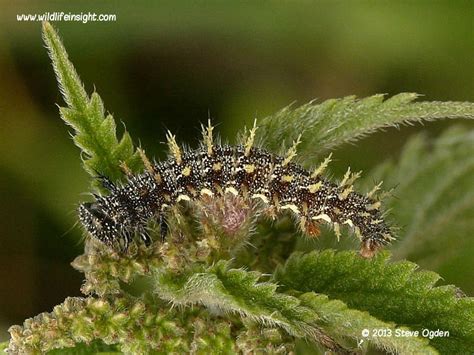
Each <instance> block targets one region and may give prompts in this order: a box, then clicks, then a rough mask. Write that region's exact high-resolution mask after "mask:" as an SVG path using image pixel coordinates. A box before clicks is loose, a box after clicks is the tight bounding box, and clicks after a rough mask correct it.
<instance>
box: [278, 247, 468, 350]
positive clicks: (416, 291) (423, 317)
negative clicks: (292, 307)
mask: <svg viewBox="0 0 474 355" xmlns="http://www.w3.org/2000/svg"><path fill="white" fill-rule="evenodd" d="M388 259H389V254H388V253H380V254H379V255H377V256H376V257H374V258H373V259H370V260H367V259H363V258H361V257H360V256H359V255H357V254H356V253H354V252H338V253H335V252H334V251H330V250H327V251H323V252H311V253H309V254H306V255H302V254H299V253H295V254H293V255H292V256H291V257H290V258H289V259H288V261H287V263H286V264H285V266H284V267H282V268H280V269H278V270H277V272H276V273H275V281H277V282H278V283H279V284H281V285H282V286H283V287H284V289H288V290H296V291H299V292H316V293H323V294H325V295H327V296H329V297H330V298H331V299H338V300H341V301H343V302H345V303H347V305H348V306H349V307H351V308H355V309H359V310H362V311H368V312H369V313H370V314H371V315H372V316H375V317H377V318H378V319H380V320H383V321H386V322H394V323H396V324H398V325H403V326H408V327H410V328H411V329H413V330H419V331H422V330H423V329H430V330H437V329H440V330H444V331H449V337H437V338H434V339H432V340H431V341H430V344H432V345H433V346H434V347H436V348H438V349H439V350H440V351H441V352H443V353H462V352H468V351H471V350H472V349H473V348H474V298H468V297H463V296H461V295H460V293H459V292H458V290H457V289H456V288H455V287H453V286H439V287H435V286H434V285H435V283H436V282H437V281H438V280H439V278H440V277H439V275H437V274H436V273H434V272H427V271H422V272H415V270H416V268H417V265H416V264H414V263H411V262H408V261H405V262H397V263H389V262H388Z"/></svg>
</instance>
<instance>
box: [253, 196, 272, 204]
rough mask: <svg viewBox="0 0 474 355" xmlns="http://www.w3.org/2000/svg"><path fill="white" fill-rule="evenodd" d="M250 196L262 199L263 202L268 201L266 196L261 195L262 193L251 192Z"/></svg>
mask: <svg viewBox="0 0 474 355" xmlns="http://www.w3.org/2000/svg"><path fill="white" fill-rule="evenodd" d="M252 198H259V199H260V200H262V201H263V202H264V203H268V202H269V201H268V197H267V196H265V195H263V194H253V195H252Z"/></svg>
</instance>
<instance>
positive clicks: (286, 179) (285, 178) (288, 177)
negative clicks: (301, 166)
mask: <svg viewBox="0 0 474 355" xmlns="http://www.w3.org/2000/svg"><path fill="white" fill-rule="evenodd" d="M292 181H293V175H283V176H282V177H281V182H292Z"/></svg>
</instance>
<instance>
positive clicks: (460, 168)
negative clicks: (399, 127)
mask: <svg viewBox="0 0 474 355" xmlns="http://www.w3.org/2000/svg"><path fill="white" fill-rule="evenodd" d="M371 175H372V176H374V177H375V178H376V179H378V180H383V181H384V184H385V185H386V186H395V189H394V192H393V195H394V196H393V198H389V199H387V201H386V202H385V204H386V206H387V208H388V209H389V210H390V218H391V219H392V220H394V221H395V224H396V225H399V226H401V230H400V233H399V234H400V236H399V238H398V239H399V240H398V241H396V242H395V243H394V245H393V254H394V257H396V258H398V259H403V258H407V259H410V260H413V261H416V262H418V263H420V264H421V265H422V266H423V267H425V268H430V269H435V270H437V271H438V272H439V273H440V274H441V275H442V276H443V277H444V278H446V279H447V280H449V281H450V282H454V283H456V284H458V285H463V286H464V285H465V286H466V291H469V292H471V293H472V292H474V284H473V283H472V270H474V259H473V257H472V255H473V254H474V238H473V235H472V231H473V230H474V184H473V176H474V130H467V129H465V128H463V127H461V126H454V127H451V128H450V129H448V130H446V131H445V132H444V133H443V134H442V135H441V136H440V137H438V138H437V139H435V140H433V139H429V138H428V137H427V136H426V135H424V134H419V135H417V136H415V137H413V138H412V139H410V140H409V141H408V143H407V144H406V146H405V147H404V149H403V151H402V153H401V156H400V158H399V160H398V162H396V163H394V162H393V161H388V162H386V163H384V164H383V165H381V166H380V167H379V168H378V169H376V171H375V172H374V173H373V174H371Z"/></svg>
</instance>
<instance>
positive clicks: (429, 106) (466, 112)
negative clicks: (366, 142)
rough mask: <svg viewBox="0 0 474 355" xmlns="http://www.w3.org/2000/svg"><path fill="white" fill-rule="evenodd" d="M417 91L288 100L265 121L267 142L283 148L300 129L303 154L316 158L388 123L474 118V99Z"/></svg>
mask: <svg viewBox="0 0 474 355" xmlns="http://www.w3.org/2000/svg"><path fill="white" fill-rule="evenodd" d="M418 96H419V95H418V94H414V93H402V94H398V95H395V96H392V97H391V98H388V99H386V100H384V95H381V94H378V95H374V96H370V97H367V98H364V99H357V98H356V97H355V96H348V97H345V98H342V99H331V100H326V101H324V102H322V103H320V104H316V103H315V101H311V102H309V103H307V104H305V105H303V106H300V107H297V108H293V107H292V106H288V107H285V108H284V109H282V110H281V111H279V112H277V113H275V114H273V115H271V116H268V117H265V118H264V119H263V120H262V121H261V122H260V126H261V130H262V131H264V132H265V138H264V141H265V146H266V147H267V148H268V149H270V150H274V151H279V150H281V148H282V145H283V146H288V145H289V144H291V143H292V142H293V141H295V140H296V139H297V138H298V135H299V134H301V135H302V137H301V144H300V145H299V146H298V152H299V156H300V157H301V160H302V161H307V162H309V163H314V157H315V156H319V155H321V154H324V153H326V152H327V151H328V150H330V149H332V148H334V147H336V146H337V145H340V144H342V143H346V142H351V141H355V140H357V139H359V138H361V137H363V136H365V135H367V134H370V133H373V132H375V131H376V130H378V129H381V128H383V127H390V126H397V125H400V124H410V123H413V122H422V121H431V120H435V119H441V118H469V119H472V118H474V103H469V102H438V101H432V102H413V101H414V100H415V99H416V98H417V97H418Z"/></svg>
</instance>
